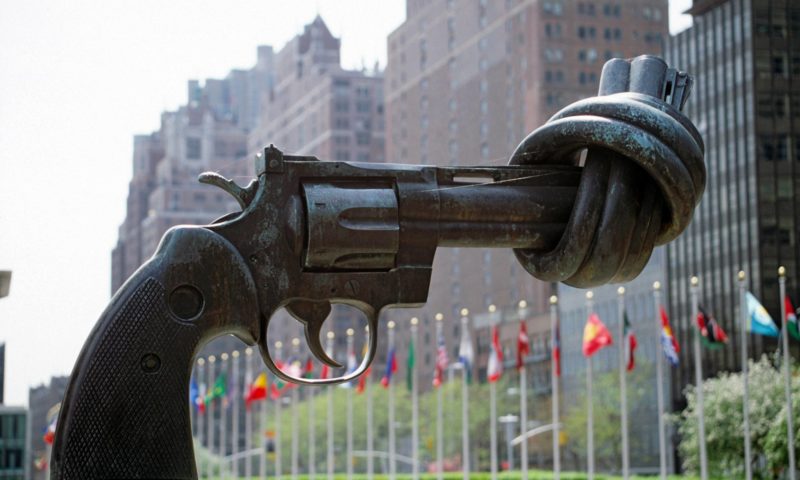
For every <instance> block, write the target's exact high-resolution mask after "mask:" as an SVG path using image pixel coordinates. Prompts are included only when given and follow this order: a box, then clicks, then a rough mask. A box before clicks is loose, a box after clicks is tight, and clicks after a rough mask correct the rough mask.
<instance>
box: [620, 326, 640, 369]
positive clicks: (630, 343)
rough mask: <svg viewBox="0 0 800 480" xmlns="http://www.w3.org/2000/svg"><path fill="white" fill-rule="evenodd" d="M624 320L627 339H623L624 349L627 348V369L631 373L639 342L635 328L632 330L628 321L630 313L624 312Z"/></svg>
mask: <svg viewBox="0 0 800 480" xmlns="http://www.w3.org/2000/svg"><path fill="white" fill-rule="evenodd" d="M622 319H623V320H624V322H625V323H624V324H623V326H622V332H623V335H624V337H625V338H623V339H622V341H623V342H624V343H623V347H624V348H625V368H626V369H627V370H628V371H629V372H630V371H631V370H633V367H634V365H635V360H634V356H633V352H634V351H635V350H636V346H637V342H636V334H634V333H633V328H631V323H630V322H629V321H628V313H627V312H624V313H623V315H622Z"/></svg>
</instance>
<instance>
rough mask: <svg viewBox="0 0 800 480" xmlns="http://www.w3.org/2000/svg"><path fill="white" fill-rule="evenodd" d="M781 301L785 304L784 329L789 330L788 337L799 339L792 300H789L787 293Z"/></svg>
mask: <svg viewBox="0 0 800 480" xmlns="http://www.w3.org/2000/svg"><path fill="white" fill-rule="evenodd" d="M783 301H784V304H785V306H786V319H785V321H786V322H787V323H786V330H788V331H789V336H790V337H792V338H794V339H795V340H798V341H800V328H798V326H797V313H796V312H795V309H794V307H793V306H792V301H791V300H789V295H786V297H784V299H783Z"/></svg>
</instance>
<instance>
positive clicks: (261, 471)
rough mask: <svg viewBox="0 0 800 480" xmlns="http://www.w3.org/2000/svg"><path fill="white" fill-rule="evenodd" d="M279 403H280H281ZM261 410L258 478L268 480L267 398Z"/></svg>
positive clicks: (276, 420) (258, 426) (257, 429)
mask: <svg viewBox="0 0 800 480" xmlns="http://www.w3.org/2000/svg"><path fill="white" fill-rule="evenodd" d="M278 358H280V357H278ZM278 403H280V401H279V402H278ZM259 410H260V411H261V414H260V415H259V419H260V420H259V421H258V422H257V423H256V425H257V427H256V431H257V433H258V434H257V435H256V438H258V449H259V454H258V478H259V479H260V480H266V478H267V449H266V448H264V447H265V443H266V441H265V440H266V437H265V435H264V433H265V432H266V430H267V420H268V418H267V416H268V414H269V407H268V406H267V399H266V398H265V399H264V401H263V402H261V405H260V406H259ZM280 418H281V417H280V416H276V417H275V423H278V421H279V419H280ZM276 459H277V457H276ZM276 461H277V460H276ZM248 480H249V479H248Z"/></svg>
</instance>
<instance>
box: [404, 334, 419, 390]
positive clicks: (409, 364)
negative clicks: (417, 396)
mask: <svg viewBox="0 0 800 480" xmlns="http://www.w3.org/2000/svg"><path fill="white" fill-rule="evenodd" d="M416 360H417V359H416V357H415V355H414V339H413V338H412V339H411V340H409V342H408V359H407V360H406V387H408V391H409V392H410V391H411V389H412V388H413V386H414V385H413V384H414V362H416Z"/></svg>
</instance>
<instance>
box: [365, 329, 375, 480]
mask: <svg viewBox="0 0 800 480" xmlns="http://www.w3.org/2000/svg"><path fill="white" fill-rule="evenodd" d="M364 333H365V334H366V337H367V338H369V325H367V326H366V327H364ZM364 375H366V376H367V379H366V380H365V382H364V390H365V392H364V394H365V395H366V396H367V480H373V476H374V474H375V462H374V460H373V457H372V454H373V449H374V445H373V441H372V382H370V379H369V377H370V376H371V375H372V372H371V371H370V370H369V369H367V371H366V372H365V373H364Z"/></svg>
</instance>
